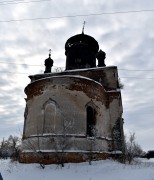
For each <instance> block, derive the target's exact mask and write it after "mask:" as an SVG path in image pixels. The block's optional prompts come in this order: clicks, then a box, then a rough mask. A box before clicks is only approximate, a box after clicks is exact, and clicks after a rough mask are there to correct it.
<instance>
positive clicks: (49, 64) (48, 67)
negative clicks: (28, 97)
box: [44, 49, 53, 73]
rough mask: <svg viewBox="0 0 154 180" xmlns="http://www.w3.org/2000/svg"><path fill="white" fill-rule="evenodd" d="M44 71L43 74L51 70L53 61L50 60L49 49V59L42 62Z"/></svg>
mask: <svg viewBox="0 0 154 180" xmlns="http://www.w3.org/2000/svg"><path fill="white" fill-rule="evenodd" d="M44 65H45V71H44V73H51V68H52V66H53V60H52V59H51V49H50V50H49V57H48V58H47V59H45V61H44Z"/></svg>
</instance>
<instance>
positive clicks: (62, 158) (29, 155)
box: [19, 152, 113, 164]
mask: <svg viewBox="0 0 154 180" xmlns="http://www.w3.org/2000/svg"><path fill="white" fill-rule="evenodd" d="M112 156H113V155H111V154H107V153H91V152H90V153H76V152H71V153H70V152H69V153H64V152H63V153H60V152H59V153H53V152H25V153H24V152H22V153H21V154H20V157H19V162H20V163H40V164H62V163H79V162H85V161H89V160H105V159H107V158H109V157H112Z"/></svg>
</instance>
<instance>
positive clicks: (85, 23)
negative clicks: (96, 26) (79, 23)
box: [82, 21, 86, 34]
mask: <svg viewBox="0 0 154 180" xmlns="http://www.w3.org/2000/svg"><path fill="white" fill-rule="evenodd" d="M85 24H86V21H84V22H83V28H82V34H84V27H85Z"/></svg>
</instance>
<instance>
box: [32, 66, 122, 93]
mask: <svg viewBox="0 0 154 180" xmlns="http://www.w3.org/2000/svg"><path fill="white" fill-rule="evenodd" d="M63 75H79V76H83V77H88V78H90V79H93V80H95V81H97V82H99V83H101V84H102V85H103V87H104V88H105V90H106V91H108V90H115V89H117V88H119V85H118V73H117V67H116V66H109V67H99V68H90V69H82V70H80V69H76V70H70V71H63V72H60V73H50V74H38V75H34V76H29V77H30V79H31V81H32V82H33V81H36V80H38V79H42V78H46V77H52V76H63Z"/></svg>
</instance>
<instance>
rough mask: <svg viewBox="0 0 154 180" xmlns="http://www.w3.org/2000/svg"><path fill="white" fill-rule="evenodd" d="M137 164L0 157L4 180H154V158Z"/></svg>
mask: <svg viewBox="0 0 154 180" xmlns="http://www.w3.org/2000/svg"><path fill="white" fill-rule="evenodd" d="M139 161H140V162H139V163H136V164H135V165H124V164H120V163H118V162H116V161H113V160H101V161H94V162H92V165H89V164H88V162H87V163H86V162H85V163H78V164H65V166H64V167H63V168H62V167H61V166H57V165H46V166H45V169H42V168H41V167H40V166H39V165H38V164H20V163H17V162H10V160H0V172H1V174H2V176H3V180H65V179H66V180H154V159H153V160H141V159H140V160H139Z"/></svg>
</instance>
